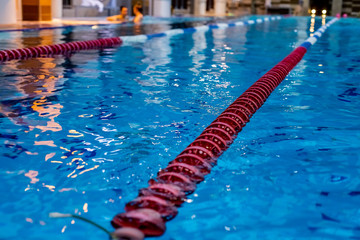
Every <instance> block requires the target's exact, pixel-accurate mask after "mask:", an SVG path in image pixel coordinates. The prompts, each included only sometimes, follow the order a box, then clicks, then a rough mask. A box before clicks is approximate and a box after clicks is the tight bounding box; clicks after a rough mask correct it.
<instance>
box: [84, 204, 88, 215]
mask: <svg viewBox="0 0 360 240" xmlns="http://www.w3.org/2000/svg"><path fill="white" fill-rule="evenodd" d="M83 210H84V213H87V212H88V204H87V203H85V204H84V206H83Z"/></svg>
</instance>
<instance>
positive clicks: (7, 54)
mask: <svg viewBox="0 0 360 240" xmlns="http://www.w3.org/2000/svg"><path fill="white" fill-rule="evenodd" d="M121 43H122V40H121V39H120V38H118V37H115V38H103V39H97V40H90V41H79V42H70V43H62V44H55V45H46V46H39V47H30V48H20V49H14V50H2V51H0V62H5V61H10V60H14V59H27V58H35V57H42V56H53V55H59V54H68V53H72V52H77V51H80V50H85V49H97V48H105V47H112V46H116V45H121Z"/></svg>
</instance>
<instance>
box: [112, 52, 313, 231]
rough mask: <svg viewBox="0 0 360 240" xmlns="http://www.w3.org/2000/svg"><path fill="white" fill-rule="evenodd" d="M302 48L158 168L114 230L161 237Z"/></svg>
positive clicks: (280, 79) (300, 53) (293, 65)
mask: <svg viewBox="0 0 360 240" xmlns="http://www.w3.org/2000/svg"><path fill="white" fill-rule="evenodd" d="M306 51H307V50H306V48H305V47H302V46H300V47H298V48H296V49H295V50H294V51H293V52H291V53H290V54H289V55H288V56H287V57H285V58H284V59H283V60H282V61H281V62H280V63H278V64H277V65H276V66H275V67H273V68H272V69H271V70H270V71H268V72H267V73H266V74H265V75H264V76H262V77H261V78H260V79H259V80H257V81H256V82H255V83H254V84H253V85H252V86H251V87H250V88H249V89H247V90H246V91H245V92H244V93H243V94H242V95H241V96H240V97H238V98H237V99H236V100H235V101H234V102H233V103H232V104H231V105H230V106H229V107H228V108H227V109H225V111H224V112H223V113H221V114H220V116H218V117H217V118H216V119H215V120H214V121H213V122H212V123H211V124H210V125H209V126H208V127H207V128H206V129H205V130H204V131H203V132H202V133H201V134H200V136H199V137H198V138H196V139H195V141H194V142H192V143H191V144H190V145H189V146H188V147H187V148H185V150H184V151H183V152H182V153H180V154H179V155H178V156H177V157H176V158H175V160H173V161H171V162H170V163H169V165H168V166H167V167H166V168H165V169H163V170H161V171H159V172H158V175H157V177H156V179H151V180H150V181H149V187H147V188H143V189H141V190H140V192H139V195H138V197H137V198H136V199H134V200H133V201H131V202H129V203H128V204H126V207H125V211H126V212H125V213H121V214H118V215H116V216H115V217H114V218H113V220H112V221H111V224H112V225H113V227H114V228H122V227H131V228H135V229H138V230H140V231H142V232H143V233H144V234H145V235H146V236H159V235H162V234H163V233H164V231H165V222H166V221H169V220H171V219H172V218H174V217H175V216H176V214H177V207H179V206H180V205H181V204H182V203H183V202H184V201H185V200H186V195H188V194H190V193H192V192H194V191H195V188H196V184H197V183H199V182H201V181H203V180H204V176H205V175H206V174H209V173H210V171H211V168H212V167H213V166H214V165H215V164H216V160H217V158H218V157H219V156H220V155H221V154H222V153H223V152H224V151H225V150H226V149H227V148H228V147H229V146H230V145H231V143H232V142H233V140H234V139H235V138H236V137H237V134H238V133H239V132H240V131H241V130H242V128H243V127H244V126H245V125H246V123H248V122H249V121H250V118H251V116H252V115H253V114H254V113H255V112H256V111H257V110H258V109H259V108H260V107H261V106H262V105H263V104H264V102H265V101H266V99H267V98H268V97H269V96H270V94H271V93H272V92H273V91H274V90H275V88H276V87H277V86H278V85H279V84H280V83H281V82H282V81H283V80H284V79H285V77H286V75H287V74H288V73H289V72H290V71H291V70H292V69H293V68H294V67H295V66H296V64H297V63H298V62H299V61H300V60H301V59H302V58H303V56H304V54H305V53H306Z"/></svg>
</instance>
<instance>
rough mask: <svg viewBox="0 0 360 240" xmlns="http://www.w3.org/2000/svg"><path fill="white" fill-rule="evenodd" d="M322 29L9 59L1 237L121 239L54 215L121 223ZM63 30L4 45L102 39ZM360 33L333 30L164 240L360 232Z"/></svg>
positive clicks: (303, 23) (341, 26) (186, 38)
mask: <svg viewBox="0 0 360 240" xmlns="http://www.w3.org/2000/svg"><path fill="white" fill-rule="evenodd" d="M310 25H311V21H310V19H309V18H287V19H283V20H280V21H274V22H269V23H264V24H257V25H251V26H244V27H236V28H231V29H214V30H212V31H211V32H196V33H193V34H184V35H177V36H173V37H172V38H155V39H152V40H149V41H147V42H145V43H134V44H132V45H127V46H123V47H120V48H117V49H106V50H103V51H98V50H97V51H95V50H94V51H88V52H81V53H77V54H75V55H73V56H72V57H71V58H68V59H66V58H63V57H55V58H48V59H47V58H42V59H30V60H26V61H25V60H24V61H19V62H7V63H4V64H3V65H1V66H0V67H1V73H0V74H1V75H0V76H1V80H2V86H3V87H2V89H1V93H0V95H1V99H0V101H1V113H2V117H1V118H0V121H1V126H2V129H1V131H0V134H1V135H0V136H1V141H2V144H1V153H2V155H1V163H2V164H1V170H0V178H1V181H2V182H3V184H1V185H0V186H1V195H2V196H3V198H2V201H1V205H0V212H1V217H2V219H3V223H2V224H1V225H0V229H1V230H2V231H1V234H0V236H1V237H2V238H3V239H10V238H11V239H13V238H16V237H19V236H22V235H25V234H26V237H27V238H28V239H45V238H51V239H75V238H77V239H83V238H89V239H102V238H105V237H106V236H105V235H104V234H103V233H102V232H100V231H97V230H94V229H93V227H91V226H88V225H86V224H84V223H82V222H78V221H76V220H75V221H72V220H53V219H49V218H48V217H47V215H48V213H49V212H53V211H58V212H70V213H77V214H80V213H81V215H82V216H86V217H88V218H90V219H93V220H95V221H97V222H98V223H100V224H101V225H103V226H107V227H108V228H109V229H110V226H109V222H110V220H111V219H112V217H113V216H114V215H115V214H116V213H118V212H122V211H123V207H124V205H125V203H127V202H128V201H130V200H132V199H133V198H134V197H136V195H137V191H138V189H140V188H143V187H146V186H147V184H146V183H147V181H148V180H149V179H150V178H153V177H154V176H155V175H156V173H157V172H158V170H159V169H160V168H163V167H165V166H166V165H167V164H168V162H169V161H170V160H172V159H174V158H175V156H176V155H177V154H179V153H180V152H181V151H182V150H183V149H184V148H185V147H186V146H187V145H188V144H189V143H190V142H191V141H192V140H194V138H196V137H197V136H198V135H199V133H200V132H201V131H202V130H203V129H204V128H205V127H206V126H207V125H208V124H209V123H210V122H211V121H212V120H214V119H215V118H216V117H217V116H218V115H219V114H220V113H221V112H222V110H224V109H225V108H226V107H227V106H228V105H229V104H230V103H232V101H233V100H234V99H235V98H236V97H238V96H239V95H240V94H241V93H242V92H243V91H244V90H246V89H247V88H248V87H249V86H250V85H251V84H252V83H253V82H254V81H256V80H257V79H258V78H259V77H261V76H262V75H263V74H264V73H265V72H266V71H267V70H269V69H270V68H271V67H272V66H273V65H275V64H276V63H277V62H279V61H280V60H281V59H282V58H283V57H285V56H286V55H287V54H288V53H289V52H290V51H291V50H292V49H293V48H294V47H295V46H298V45H299V44H301V43H302V42H303V41H304V40H305V39H306V38H307V37H308V36H309V34H310V33H309V28H310ZM320 25H321V19H316V21H315V29H317V28H318V27H319V26H320ZM164 28H165V29H166V26H165V27H164ZM57 31H59V30H51V31H41V32H38V33H34V35H26V36H25V37H24V38H21V41H22V42H21V41H20V43H19V42H18V43H17V42H16V41H14V40H13V37H14V35H10V37H7V38H5V37H4V38H2V43H4V44H6V48H17V47H18V45H16V44H24V45H29V44H33V45H39V44H40V43H41V44H45V41H54V40H55V42H56V41H72V40H81V39H85V38H87V37H89V36H90V37H93V36H98V35H99V34H98V33H97V32H96V31H94V32H89V31H88V30H86V31H84V30H81V29H75V31H74V32H72V31H70V30H68V31H67V32H57ZM119 31H121V29H119ZM359 33H360V31H359V20H358V19H342V20H341V21H339V22H337V23H336V24H334V25H333V26H331V27H330V28H329V29H328V30H327V32H326V33H325V34H324V36H323V37H322V38H321V39H320V40H319V41H318V42H317V44H316V45H314V46H313V47H312V48H311V49H310V50H309V52H308V53H307V54H306V55H305V57H304V59H303V60H302V61H301V62H300V63H299V64H298V66H297V67H296V68H295V69H294V70H293V71H292V72H291V73H290V75H289V76H288V77H287V79H286V80H285V81H284V82H283V83H282V84H281V85H280V86H279V87H278V89H277V90H276V91H275V92H274V93H273V94H272V95H271V97H270V98H269V99H268V101H267V102H266V104H265V105H264V106H263V107H262V108H261V109H260V110H259V111H258V112H257V113H256V114H255V115H254V117H253V118H252V120H251V122H250V123H249V124H248V126H247V127H246V128H244V130H243V131H242V133H240V134H239V136H238V138H237V140H236V141H235V142H234V144H233V145H232V146H231V148H229V149H228V150H227V152H225V153H224V155H223V156H221V158H220V159H219V160H218V165H217V166H216V167H215V168H213V170H212V173H211V174H210V175H208V176H207V177H206V180H205V181H204V182H203V183H201V184H200V185H198V188H197V190H196V192H195V193H194V194H193V195H190V196H189V199H188V203H186V204H184V205H183V207H182V208H180V209H179V214H178V216H177V217H176V218H175V219H174V220H172V221H170V222H169V223H167V228H168V229H167V231H166V233H165V234H164V235H163V236H162V237H160V238H159V239H237V238H239V237H242V238H244V239H301V238H306V239H321V238H325V239H344V238H354V239H356V237H359V235H360V232H359V225H360V223H359V219H360V218H359V215H360V212H359V209H358V204H357V202H358V201H359V197H360V193H359V192H360V189H359V177H358V176H359V169H358V167H359V164H360V159H359V153H358V149H359V131H358V130H359V121H358V116H359V110H358V109H359V101H358V99H359V90H358V79H359V73H358V70H359V68H360V60H359V55H360V54H359V52H360V50H359V43H358V41H357V39H358V38H359ZM111 34H113V33H111ZM39 35H41V37H39ZM15 36H17V37H18V36H19V35H15ZM25 40H26V41H25ZM3 46H4V45H3Z"/></svg>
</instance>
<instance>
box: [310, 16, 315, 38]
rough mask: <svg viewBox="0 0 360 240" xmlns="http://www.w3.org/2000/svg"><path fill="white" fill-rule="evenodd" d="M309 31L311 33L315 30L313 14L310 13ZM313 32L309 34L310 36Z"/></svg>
mask: <svg viewBox="0 0 360 240" xmlns="http://www.w3.org/2000/svg"><path fill="white" fill-rule="evenodd" d="M309 30H310V32H311V33H313V32H314V31H315V15H314V16H313V15H311V19H310V29H309ZM312 35H313V34H310V36H312Z"/></svg>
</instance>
